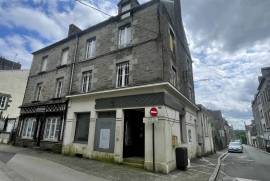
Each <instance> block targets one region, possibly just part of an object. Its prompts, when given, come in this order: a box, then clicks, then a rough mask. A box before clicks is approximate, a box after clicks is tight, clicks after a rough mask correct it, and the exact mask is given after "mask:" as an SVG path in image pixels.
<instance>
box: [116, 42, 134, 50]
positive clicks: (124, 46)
mask: <svg viewBox="0 0 270 181" xmlns="http://www.w3.org/2000/svg"><path fill="white" fill-rule="evenodd" d="M131 47H133V44H132V43H130V44H127V45H119V46H118V50H125V49H128V48H131Z"/></svg>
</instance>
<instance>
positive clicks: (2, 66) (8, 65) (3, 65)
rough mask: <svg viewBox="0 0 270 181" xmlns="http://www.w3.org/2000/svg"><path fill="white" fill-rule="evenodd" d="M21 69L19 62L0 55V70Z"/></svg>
mask: <svg viewBox="0 0 270 181" xmlns="http://www.w3.org/2000/svg"><path fill="white" fill-rule="evenodd" d="M19 69H21V64H20V63H17V62H13V61H11V60H8V59H6V58H4V57H0V70H19Z"/></svg>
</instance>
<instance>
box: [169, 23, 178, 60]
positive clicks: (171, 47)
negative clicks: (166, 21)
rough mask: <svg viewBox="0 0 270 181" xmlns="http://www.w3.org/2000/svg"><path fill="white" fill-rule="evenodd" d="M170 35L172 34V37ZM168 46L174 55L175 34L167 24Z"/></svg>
mask: <svg viewBox="0 0 270 181" xmlns="http://www.w3.org/2000/svg"><path fill="white" fill-rule="evenodd" d="M171 33H172V34H171ZM172 35H173V37H172ZM169 48H170V50H171V52H172V53H173V54H174V55H175V53H176V36H175V32H174V30H173V28H172V26H171V25H170V26H169Z"/></svg>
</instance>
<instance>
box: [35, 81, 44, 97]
mask: <svg viewBox="0 0 270 181" xmlns="http://www.w3.org/2000/svg"><path fill="white" fill-rule="evenodd" d="M41 89H42V83H38V84H37V87H36V94H35V101H39V100H40V95H41Z"/></svg>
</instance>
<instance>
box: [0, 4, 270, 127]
mask: <svg viewBox="0 0 270 181" xmlns="http://www.w3.org/2000/svg"><path fill="white" fill-rule="evenodd" d="M84 1H85V2H88V3H91V4H92V5H93V6H95V7H97V8H99V9H102V10H103V11H106V12H107V13H109V14H112V15H115V14H116V13H117V2H118V0H84ZM148 1H149V0H139V2H140V3H145V2H148ZM181 2H182V16H183V23H184V27H185V30H186V34H187V38H188V42H189V47H190V51H191V54H192V58H193V72H194V80H195V95H196V103H200V104H203V105H205V106H206V107H208V108H210V109H215V110H222V112H223V116H224V117H225V118H226V119H227V120H228V122H229V123H230V124H232V125H233V127H234V128H235V129H244V122H246V123H247V124H248V123H250V120H251V119H253V117H252V111H251V101H252V99H253V97H254V94H255V93H256V91H257V86H258V81H257V79H258V76H259V75H260V70H261V68H262V67H265V66H270V65H269V64H270V31H269V30H270V21H269V20H270V11H269V8H270V1H269V0H182V1H181ZM106 18H108V17H107V16H106V15H104V14H102V13H99V12H97V11H95V10H93V9H91V8H89V7H87V6H84V5H82V4H80V3H78V2H75V0H0V56H4V57H7V58H9V59H11V60H15V61H18V62H20V63H21V64H22V67H23V68H24V69H30V66H31V61H32V55H31V52H33V51H36V50H38V49H40V48H42V47H45V46H47V45H49V44H51V43H54V42H56V41H58V40H61V39H63V38H65V37H66V36H67V32H68V26H69V24H71V23H73V24H76V25H77V26H78V27H80V28H81V29H85V28H87V27H89V26H92V25H94V24H96V23H98V22H101V21H103V20H105V19H106Z"/></svg>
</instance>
